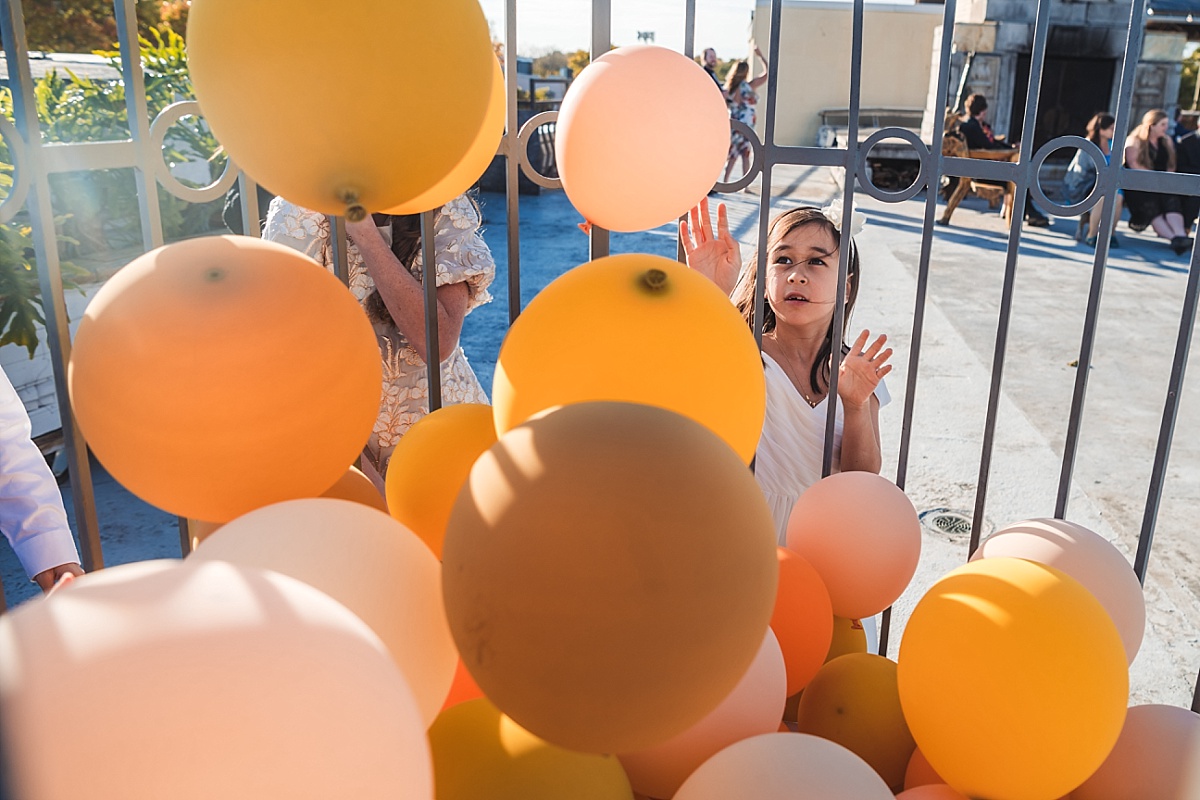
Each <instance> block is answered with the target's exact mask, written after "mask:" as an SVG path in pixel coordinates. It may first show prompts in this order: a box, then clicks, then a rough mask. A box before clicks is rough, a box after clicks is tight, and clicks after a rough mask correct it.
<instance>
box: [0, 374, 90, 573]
mask: <svg viewBox="0 0 1200 800" xmlns="http://www.w3.org/2000/svg"><path fill="white" fill-rule="evenodd" d="M0 377H2V378H3V380H0V531H3V532H4V535H5V536H6V537H7V538H8V541H9V543H10V544H11V545H12V548H13V550H14V551H15V552H16V554H17V558H18V559H19V560H20V562H21V566H22V567H24V568H25V573H26V574H27V575H28V576H29V577H31V578H32V577H33V576H34V575H37V574H38V573H39V572H44V571H46V570H48V569H52V568H54V567H57V566H60V565H62V564H71V563H79V551H78V550H77V549H76V548H75V540H74V539H73V538H72V537H71V527H70V525H69V524H68V523H67V512H66V509H65V508H64V507H63V501H62V495H61V494H59V491H58V483H57V482H56V481H55V480H54V473H52V472H51V471H50V468H49V467H48V466H46V459H45V458H44V457H43V456H42V453H41V451H40V450H38V447H37V445H35V444H34V443H33V439H32V438H30V437H31V435H32V433H33V427H32V426H31V425H30V423H29V414H28V413H26V411H25V404H24V403H22V402H21V398H20V397H19V396H18V395H17V390H16V389H14V388H13V385H12V382H11V381H9V379H8V376H7V375H5V374H4V371H3V370H0Z"/></svg>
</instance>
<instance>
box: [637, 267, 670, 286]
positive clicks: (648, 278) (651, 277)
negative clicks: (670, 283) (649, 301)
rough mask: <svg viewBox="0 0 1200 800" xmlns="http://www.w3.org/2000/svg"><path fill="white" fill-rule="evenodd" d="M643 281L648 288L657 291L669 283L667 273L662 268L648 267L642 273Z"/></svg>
mask: <svg viewBox="0 0 1200 800" xmlns="http://www.w3.org/2000/svg"><path fill="white" fill-rule="evenodd" d="M642 283H644V284H645V285H646V288H647V289H650V290H651V291H655V292H657V291H658V290H659V289H662V288H664V287H665V286H666V285H667V273H665V272H663V271H662V270H661V269H648V270H646V271H645V272H644V273H642Z"/></svg>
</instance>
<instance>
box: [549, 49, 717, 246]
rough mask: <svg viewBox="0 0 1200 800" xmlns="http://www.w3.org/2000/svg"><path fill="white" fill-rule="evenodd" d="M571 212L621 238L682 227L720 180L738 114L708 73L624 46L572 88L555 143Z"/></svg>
mask: <svg viewBox="0 0 1200 800" xmlns="http://www.w3.org/2000/svg"><path fill="white" fill-rule="evenodd" d="M554 152H555V157H556V163H557V165H558V174H559V177H561V178H562V185H563V189H564V190H565V191H566V193H567V197H568V198H569V199H570V201H571V204H572V205H574V206H575V208H576V209H578V211H579V213H581V214H583V216H584V217H585V218H586V219H588V220H589V221H591V222H593V223H595V224H597V225H599V226H601V227H604V228H608V229H609V230H614V231H640V230H646V229H648V228H654V227H657V226H659V225H662V224H664V223H666V222H671V221H672V220H674V219H677V218H678V217H679V216H680V215H682V214H685V213H687V211H688V209H690V208H691V207H692V206H694V205H696V203H699V202H700V200H701V198H703V197H704V195H705V194H707V192H708V190H709V189H711V188H712V187H713V184H714V183H715V182H716V181H717V179H718V178H719V177H720V174H721V169H722V167H724V165H725V157H726V155H728V152H729V110H728V109H727V108H726V106H725V101H724V99H723V98H722V96H721V91H720V89H719V88H717V87H716V86H715V85H714V84H713V81H712V78H710V77H709V76H708V73H706V72H705V71H704V70H703V69H702V68H701V67H700V66H699V65H698V64H696V63H695V62H694V61H692V60H691V59H689V58H686V57H684V56H682V55H680V54H679V53H676V52H675V51H673V50H668V49H666V48H664V47H654V46H650V45H637V46H632V47H620V48H617V49H616V50H613V51H611V52H609V53H605V54H604V55H603V56H601V57H600V58H597V59H596V60H595V61H594V62H593V63H592V64H590V65H588V67H587V68H586V69H584V70H583V72H581V73H580V74H579V77H578V78H576V79H575V82H574V83H572V84H571V88H570V90H569V91H568V92H567V95H566V97H564V98H563V103H562V108H560V109H559V112H558V128H557V131H556V133H555V138H554Z"/></svg>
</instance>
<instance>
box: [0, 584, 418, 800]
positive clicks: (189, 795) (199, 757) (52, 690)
mask: <svg viewBox="0 0 1200 800" xmlns="http://www.w3.org/2000/svg"><path fill="white" fill-rule="evenodd" d="M0 719H3V721H4V725H5V733H6V736H5V742H4V744H5V755H6V759H5V760H6V761H7V764H6V766H7V767H10V768H11V772H10V773H9V774H7V775H6V776H5V777H6V778H11V780H12V783H11V789H12V792H13V796H15V797H21V798H24V800H43V799H44V798H67V797H87V798H89V800H91V799H92V798H94V799H95V800H161V798H167V797H169V798H173V799H175V800H210V799H211V798H218V797H262V798H266V797H289V798H290V797H295V798H305V797H321V798H326V797H329V798H332V797H354V798H362V800H384V798H396V797H405V798H414V800H419V799H422V798H424V799H429V798H432V796H433V786H432V779H433V775H432V770H431V768H430V763H429V746H428V744H427V742H426V738H425V726H424V725H422V723H421V718H420V715H419V714H418V712H417V706H416V703H415V702H414V700H413V696H412V691H411V690H410V689H409V687H408V685H407V683H406V682H405V681H404V679H403V677H402V676H401V675H400V673H399V672H398V671H397V670H396V667H395V665H394V664H393V663H392V660H391V659H390V658H388V654H387V650H386V649H385V648H384V646H383V644H382V643H381V642H380V641H379V638H378V637H377V636H375V634H373V633H372V632H371V630H370V629H369V628H368V627H367V626H366V625H365V624H363V622H362V620H360V619H358V618H357V617H356V616H354V614H352V613H351V612H350V611H349V610H347V609H346V608H345V607H344V606H342V605H341V604H340V603H337V602H335V601H334V600H332V599H330V598H329V597H328V596H327V595H325V594H322V593H321V592H319V591H317V590H316V589H314V588H312V587H311V586H307V585H305V584H303V583H301V582H300V581H297V580H295V579H293V578H289V577H287V576H284V575H279V574H277V573H274V572H268V571H266V570H258V569H247V568H243V567H238V566H234V565H233V564H227V563H219V562H213V563H203V564H201V563H195V564H193V563H191V562H185V563H184V564H183V565H182V566H181V565H179V562H178V561H149V562H147V561H143V562H136V563H133V564H122V565H120V566H116V567H110V568H108V569H105V570H101V571H100V572H96V573H92V574H89V575H85V576H83V577H81V578H79V579H77V580H76V581H74V582H73V583H72V584H71V585H70V586H68V587H65V588H64V589H60V590H59V591H57V592H55V593H54V594H53V595H51V596H50V597H48V598H46V599H45V600H37V601H32V602H29V603H25V604H24V605H22V606H21V607H20V608H17V609H14V610H13V611H11V612H9V613H7V614H5V615H4V616H3V617H0ZM64 765H70V769H64Z"/></svg>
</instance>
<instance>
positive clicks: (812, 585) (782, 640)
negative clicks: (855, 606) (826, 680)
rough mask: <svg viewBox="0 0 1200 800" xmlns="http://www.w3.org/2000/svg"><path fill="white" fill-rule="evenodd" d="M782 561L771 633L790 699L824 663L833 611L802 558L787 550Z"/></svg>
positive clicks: (779, 552) (781, 555)
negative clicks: (779, 653)
mask: <svg viewBox="0 0 1200 800" xmlns="http://www.w3.org/2000/svg"><path fill="white" fill-rule="evenodd" d="M776 556H777V558H778V559H779V590H778V592H777V593H776V595H775V611H774V613H772V615H771V629H772V630H774V631H775V635H776V636H777V637H778V638H779V647H780V648H781V649H782V651H783V660H784V663H785V664H787V679H788V680H787V694H788V697H791V696H792V695H794V694H796V693H797V692H799V691H800V690H801V689H803V688H804V687H805V685H806V684H807V683H808V682H809V681H810V680H812V677H813V676H814V675H816V674H817V670H819V669H820V668H821V665H822V664H823V663H825V654H826V653H828V652H829V647H830V644H831V642H832V641H833V610H832V606H831V605H830V602H829V591H828V590H827V589H826V588H825V584H824V582H822V580H821V576H820V575H818V574H817V571H816V570H815V569H813V567H812V565H811V564H809V563H808V562H807V561H806V560H805V559H804V557H803V556H801V555H799V554H797V553H793V552H792V551H791V550H788V549H787V548H785V547H780V548H778V549H777V550H776Z"/></svg>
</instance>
